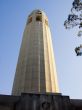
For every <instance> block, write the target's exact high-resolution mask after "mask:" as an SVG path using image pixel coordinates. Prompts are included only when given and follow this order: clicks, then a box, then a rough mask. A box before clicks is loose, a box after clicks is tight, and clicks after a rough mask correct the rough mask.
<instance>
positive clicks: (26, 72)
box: [12, 10, 59, 95]
mask: <svg viewBox="0 0 82 110" xmlns="http://www.w3.org/2000/svg"><path fill="white" fill-rule="evenodd" d="M22 92H23V93H27V92H53V93H54V92H59V88H58V82H57V73H56V65H55V61H54V54H53V48H52V41H51V33H50V28H49V24H48V18H47V16H46V15H45V13H44V12H42V11H40V10H35V11H33V12H32V13H31V14H30V15H29V17H28V20H27V23H26V27H25V30H24V34H23V39H22V44H21V48H20V54H19V58H18V63H17V68H16V73H15V78H14V84H13V89H12V94H13V95H20V94H21V93H22Z"/></svg>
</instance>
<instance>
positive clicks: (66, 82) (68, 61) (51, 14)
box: [0, 0, 82, 99]
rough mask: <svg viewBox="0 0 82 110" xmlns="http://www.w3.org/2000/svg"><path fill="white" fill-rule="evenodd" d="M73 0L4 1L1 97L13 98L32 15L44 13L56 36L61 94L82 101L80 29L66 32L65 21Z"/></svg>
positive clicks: (0, 21) (0, 8)
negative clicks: (26, 26)
mask: <svg viewBox="0 0 82 110" xmlns="http://www.w3.org/2000/svg"><path fill="white" fill-rule="evenodd" d="M72 2H73V0H6V1H5V0H0V94H11V90H12V84H13V78H14V74H15V69H16V64H17V59H18V54H19V49H20V44H21V40H22V35H23V31H24V28H25V24H26V21H27V17H28V14H30V13H31V11H33V10H34V9H42V10H43V11H44V12H45V13H46V14H47V16H48V19H49V25H50V29H51V33H52V41H53V48H54V53H55V59H56V66H57V73H58V81H59V87H60V92H61V93H62V94H63V95H69V96H70V97H71V98H74V99H75V98H81V99H82V57H77V56H76V54H75V52H74V48H75V47H76V46H78V45H80V44H81V43H82V39H81V38H78V37H77V36H76V34H77V31H78V29H77V28H74V29H71V30H66V29H65V28H64V26H63V23H64V20H65V19H66V18H67V15H68V14H69V13H70V9H71V7H72Z"/></svg>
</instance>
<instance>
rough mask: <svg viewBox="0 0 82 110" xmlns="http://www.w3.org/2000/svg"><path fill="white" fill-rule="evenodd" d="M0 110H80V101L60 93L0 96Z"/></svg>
mask: <svg viewBox="0 0 82 110" xmlns="http://www.w3.org/2000/svg"><path fill="white" fill-rule="evenodd" d="M0 110H82V100H74V99H70V98H69V96H63V95H62V94H60V93H22V94H21V96H12V95H0Z"/></svg>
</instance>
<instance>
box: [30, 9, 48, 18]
mask: <svg viewBox="0 0 82 110" xmlns="http://www.w3.org/2000/svg"><path fill="white" fill-rule="evenodd" d="M32 14H42V15H44V16H46V14H45V12H44V11H42V10H41V9H36V10H33V11H32V12H31V13H30V14H29V17H30V16H31V15H32ZM46 17H47V16H46Z"/></svg>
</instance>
